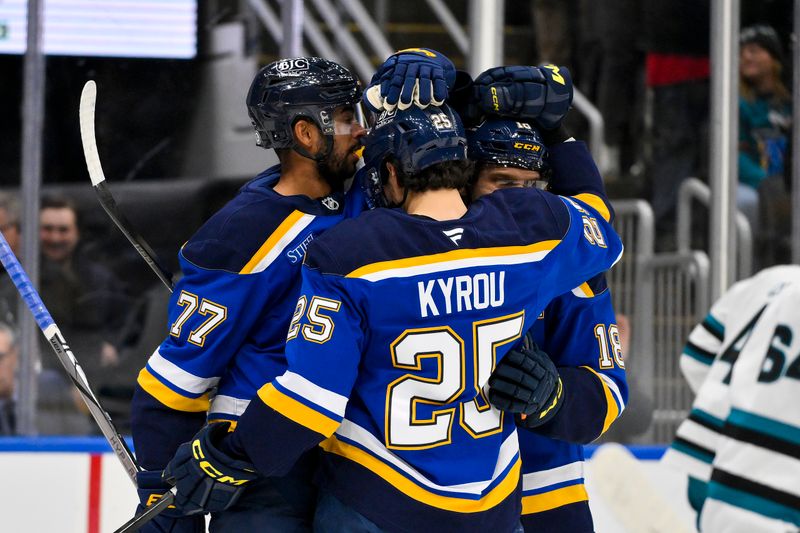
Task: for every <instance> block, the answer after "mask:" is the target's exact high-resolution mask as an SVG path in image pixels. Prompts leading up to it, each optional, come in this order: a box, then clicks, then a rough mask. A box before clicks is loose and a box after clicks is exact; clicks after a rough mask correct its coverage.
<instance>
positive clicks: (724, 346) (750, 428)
mask: <svg viewBox="0 0 800 533" xmlns="http://www.w3.org/2000/svg"><path fill="white" fill-rule="evenodd" d="M797 335H800V267H798V266H782V267H774V268H770V269H767V270H764V271H762V272H761V273H759V274H757V275H756V276H754V277H752V278H750V279H748V280H745V281H743V282H741V283H738V284H736V285H735V286H734V287H732V288H731V290H730V291H728V293H726V294H725V295H724V296H723V297H722V298H721V299H720V300H719V301H718V302H717V303H716V304H715V305H714V306H713V307H712V309H711V312H710V314H709V317H707V318H706V319H705V320H704V321H703V323H701V324H700V325H698V326H697V327H696V328H695V329H694V330H693V331H692V334H691V335H690V336H689V341H688V342H687V347H686V349H685V350H684V353H683V355H682V356H681V368H682V370H683V371H684V374H685V375H686V377H687V380H688V381H689V383H690V385H691V386H692V387H693V388H697V398H696V399H695V402H694V405H693V406H692V411H691V413H690V415H689V418H688V419H687V420H686V421H685V422H684V423H683V424H682V425H681V426H680V427H679V428H678V434H677V436H676V438H675V442H674V443H673V444H672V446H671V448H670V449H669V450H668V452H667V454H666V455H665V457H664V460H665V461H666V462H668V463H670V464H673V465H676V466H678V467H679V468H681V469H683V470H684V471H686V472H687V473H688V474H689V476H691V477H692V478H694V479H695V480H699V481H701V482H707V483H708V485H707V487H704V490H703V492H705V491H707V499H706V500H705V503H704V504H703V505H702V514H701V519H700V524H701V529H702V530H703V531H714V532H716V531H726V532H727V531H731V532H734V531H742V532H744V531H747V532H750V531H780V532H785V531H798V528H799V527H800V401H799V399H800V338H798V337H797ZM695 487H696V485H695ZM690 489H691V485H690ZM690 499H692V495H691V494H690ZM693 503H696V502H693ZM696 507H697V506H696Z"/></svg>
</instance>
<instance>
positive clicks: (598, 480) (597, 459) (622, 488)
mask: <svg viewBox="0 0 800 533" xmlns="http://www.w3.org/2000/svg"><path fill="white" fill-rule="evenodd" d="M589 469H590V471H591V475H592V485H593V486H594V487H595V488H596V489H597V491H598V492H599V493H600V496H601V497H602V499H603V501H604V502H605V503H606V504H607V505H608V506H609V507H610V508H611V511H612V512H613V514H614V516H615V517H616V519H617V520H619V522H620V523H621V524H622V525H623V526H625V529H626V531H628V532H629V533H639V532H648V533H691V532H692V531H694V530H693V529H692V528H691V527H690V525H688V524H685V523H684V522H683V521H681V520H680V518H679V517H678V514H677V513H676V512H675V510H674V508H673V507H672V504H671V503H670V502H669V501H668V500H667V498H666V497H664V496H663V495H662V494H661V492H660V491H659V490H658V489H657V488H656V487H654V486H653V482H652V481H651V480H650V477H649V476H648V475H647V473H646V472H645V471H644V469H643V468H642V465H641V464H640V463H639V461H638V460H637V459H636V458H635V457H634V456H633V455H632V454H631V452H629V451H628V449H627V448H625V447H624V446H622V445H619V444H604V445H602V446H600V447H599V448H598V449H597V451H596V452H595V453H594V455H592V458H591V460H590V461H589Z"/></svg>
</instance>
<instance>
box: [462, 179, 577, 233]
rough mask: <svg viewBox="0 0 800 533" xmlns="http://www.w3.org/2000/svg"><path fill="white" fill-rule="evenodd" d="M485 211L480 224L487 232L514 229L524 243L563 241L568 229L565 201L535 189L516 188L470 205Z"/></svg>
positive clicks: (568, 217)
mask: <svg viewBox="0 0 800 533" xmlns="http://www.w3.org/2000/svg"><path fill="white" fill-rule="evenodd" d="M473 209H482V211H483V212H482V216H481V220H480V225H481V226H482V228H483V229H484V231H486V232H488V233H490V234H491V233H492V232H494V233H498V234H501V233H502V230H503V229H504V228H514V230H515V231H517V232H518V233H519V235H520V237H521V239H522V240H523V241H524V242H531V243H533V242H540V241H545V240H557V239H560V238H561V237H562V236H563V235H564V234H565V233H566V232H567V230H568V229H569V221H570V215H569V211H568V210H567V208H566V205H565V203H564V200H563V199H562V198H560V197H558V196H556V195H554V194H550V193H548V192H545V191H542V190H539V189H535V188H513V189H502V190H499V191H495V192H493V193H492V194H487V195H485V196H483V197H481V198H480V199H478V201H476V202H474V203H473V205H472V206H470V210H473Z"/></svg>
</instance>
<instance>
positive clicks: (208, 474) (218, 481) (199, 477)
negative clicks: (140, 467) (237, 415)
mask: <svg viewBox="0 0 800 533" xmlns="http://www.w3.org/2000/svg"><path fill="white" fill-rule="evenodd" d="M228 426H229V424H228V423H224V422H216V423H213V424H209V425H207V426H205V427H204V428H203V429H201V430H200V431H199V432H198V433H197V435H195V436H194V438H192V440H191V441H190V442H185V443H183V444H181V446H180V447H179V448H178V451H177V452H176V453H175V457H173V458H172V460H171V461H170V462H169V464H168V465H167V468H165V469H164V475H163V478H164V481H165V482H167V483H169V484H171V485H175V487H177V489H178V492H177V494H176V495H175V506H176V507H177V508H178V509H179V510H180V511H183V513H184V514H187V515H190V514H196V513H214V512H219V511H224V510H226V509H228V508H230V507H231V506H232V505H233V504H234V503H236V500H238V499H239V497H240V496H241V495H242V492H243V491H244V489H245V486H246V485H247V483H248V482H250V481H252V480H254V479H255V478H256V477H257V474H256V471H255V467H254V466H253V465H252V464H250V463H249V462H247V461H243V460H240V459H234V458H232V457H229V456H228V455H226V454H224V453H223V452H221V451H220V448H219V445H220V443H221V441H222V439H224V438H225V437H226V435H227V434H228Z"/></svg>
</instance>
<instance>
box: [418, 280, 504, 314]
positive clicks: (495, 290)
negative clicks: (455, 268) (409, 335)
mask: <svg viewBox="0 0 800 533" xmlns="http://www.w3.org/2000/svg"><path fill="white" fill-rule="evenodd" d="M505 282H506V272H505V270H501V271H500V272H481V273H480V274H475V275H473V276H450V277H447V278H437V279H432V280H429V281H419V282H417V290H418V293H419V313H420V316H421V317H422V318H426V317H428V316H439V315H442V314H444V315H449V314H452V313H460V312H462V311H472V310H473V309H477V310H480V309H487V308H489V307H500V306H501V305H503V303H504V302H505V293H506V291H505Z"/></svg>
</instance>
